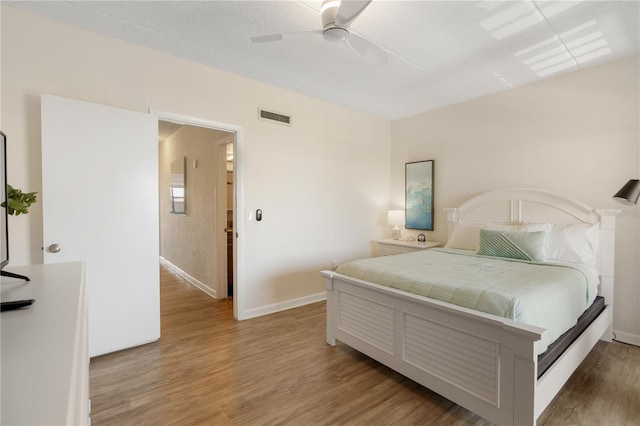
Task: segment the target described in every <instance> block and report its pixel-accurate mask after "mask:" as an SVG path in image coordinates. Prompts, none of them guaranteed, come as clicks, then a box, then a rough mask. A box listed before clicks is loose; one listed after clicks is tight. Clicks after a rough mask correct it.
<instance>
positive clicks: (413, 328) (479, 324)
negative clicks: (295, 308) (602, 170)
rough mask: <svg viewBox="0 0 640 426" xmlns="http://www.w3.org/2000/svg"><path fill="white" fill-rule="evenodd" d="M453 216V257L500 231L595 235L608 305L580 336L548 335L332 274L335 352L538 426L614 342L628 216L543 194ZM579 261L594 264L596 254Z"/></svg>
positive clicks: (508, 196)
mask: <svg viewBox="0 0 640 426" xmlns="http://www.w3.org/2000/svg"><path fill="white" fill-rule="evenodd" d="M445 211H446V213H447V218H448V224H449V242H448V246H449V247H448V249H451V250H449V251H455V250H459V249H462V250H464V249H469V247H465V244H466V245H469V244H471V245H472V246H473V245H474V244H476V242H475V241H471V242H469V241H470V240H473V238H474V237H473V236H471V237H470V235H475V234H473V232H471V233H469V231H470V230H474V229H475V230H478V231H479V229H480V228H488V229H492V230H494V231H500V232H511V231H513V230H514V229H516V227H525V228H526V231H532V229H535V227H536V226H544V227H552V228H553V229H574V228H585V229H589V230H595V234H594V235H592V237H591V238H592V239H593V238H595V239H596V240H597V241H595V243H594V246H593V247H591V249H594V250H591V251H590V253H591V254H593V255H594V256H595V258H594V259H593V262H594V264H593V265H591V266H593V267H594V268H595V271H596V274H597V277H596V287H595V288H597V294H598V296H599V297H597V298H596V299H595V300H596V303H595V305H592V304H591V299H593V298H589V300H588V301H587V302H585V304H586V305H588V306H593V307H592V308H590V309H587V312H586V313H585V314H583V315H582V316H581V318H580V321H579V324H581V325H582V326H583V327H582V328H583V330H582V331H580V332H574V334H573V335H572V330H568V331H567V332H566V333H563V332H562V331H558V330H555V331H554V330H551V329H549V330H547V329H545V328H543V327H540V326H535V325H531V324H526V323H523V322H519V321H517V320H515V319H511V318H505V317H503V316H498V315H496V314H495V313H489V312H483V311H479V310H476V309H473V308H474V307H476V306H473V305H469V306H459V305H455V304H452V303H449V301H446V300H447V299H446V298H445V300H438V299H434V298H432V297H427V296H424V295H420V294H414V293H411V292H409V291H406V290H407V288H404V287H402V286H401V285H400V286H397V287H398V288H394V287H389V286H387V285H382V284H377V283H375V282H373V281H371V280H369V279H367V278H369V276H367V275H366V274H365V275H362V277H364V279H363V278H362V277H361V278H356V277H352V276H348V275H346V274H343V273H339V272H337V271H323V272H322V276H323V277H324V281H325V288H326V291H327V343H328V344H330V345H335V344H336V341H337V340H339V341H341V342H342V343H344V344H347V345H349V346H351V347H353V348H354V349H356V350H358V351H360V352H362V353H364V354H366V355H368V356H370V357H371V358H374V359H376V360H377V361H379V362H381V363H382V364H384V365H386V366H388V367H390V368H392V369H394V370H395V371H398V372H399V373H401V374H403V375H405V376H407V377H409V378H410V379H412V380H414V381H416V382H418V383H420V384H422V385H423V386H425V387H427V388H429V389H431V390H433V391H434V392H437V393H439V394H441V395H442V396H444V397H446V398H448V399H450V400H451V401H453V402H455V403H457V404H459V405H461V406H463V407H465V408H467V409H468V410H470V411H472V412H474V413H476V414H478V415H480V416H482V417H484V418H486V419H487V420H489V421H491V422H494V423H497V424H517V425H521V424H531V425H532V424H535V422H536V419H537V418H538V416H539V415H540V414H541V413H542V412H543V410H544V409H545V408H546V407H547V405H548V404H549V403H550V402H551V400H552V399H553V398H554V396H555V395H556V394H557V393H558V391H559V390H560V389H561V387H562V386H563V385H564V383H565V382H566V380H567V379H568V378H569V376H570V375H571V374H572V373H573V371H574V370H575V369H576V368H577V367H578V366H579V365H580V363H581V362H582V360H583V359H584V358H585V357H586V356H587V354H588V353H589V351H590V350H591V349H592V348H593V346H594V345H595V344H596V343H597V341H598V340H605V341H610V340H611V318H612V309H613V285H614V277H613V270H614V242H615V241H614V238H615V216H616V215H617V214H618V212H619V211H618V210H613V209H611V210H594V209H592V208H590V207H588V206H586V205H585V204H583V203H581V202H578V201H576V200H573V199H570V198H566V197H563V196H559V195H557V194H554V193H551V192H547V191H541V190H536V189H503V190H497V191H491V192H487V193H484V194H481V195H478V196H476V197H474V198H472V199H470V200H468V201H467V202H465V203H463V204H462V205H461V206H459V207H457V208H452V209H445ZM482 232H485V233H486V231H482ZM500 232H498V233H500ZM532 232H535V231H532ZM590 232H591V231H590ZM509 235H511V234H509ZM548 235H551V234H548ZM484 237H486V235H483V241H484ZM456 246H460V247H456ZM429 251H431V250H425V251H424V252H429ZM446 251H447V250H442V252H446ZM585 251H586V252H589V250H585ZM434 254H436V253H435V252H434ZM411 255H414V254H413V253H411ZM399 256H407V255H399ZM579 256H586V257H588V253H587V254H583V253H579ZM470 257H477V256H473V255H470ZM490 258H491V259H494V257H493V256H490ZM581 259H582V257H581ZM498 260H499V259H498ZM437 261H438V260H436V262H437ZM514 263H518V262H514ZM525 263H527V262H525ZM528 263H531V264H536V263H537V262H536V261H535V259H534V261H533V262H528ZM531 267H533V265H531ZM341 270H342V269H341ZM392 281H393V280H392ZM400 281H402V280H400ZM594 293H595V289H594ZM425 294H428V293H425ZM593 296H594V297H595V294H593ZM554 299H555V298H554ZM596 305H599V306H600V308H599V309H597V307H596ZM561 333H563V334H562V336H563V339H560V341H559V342H558V343H554V342H551V341H545V340H548V335H550V334H561ZM567 336H568V337H567ZM553 340H554V341H555V337H554V339H553ZM547 346H548V348H547ZM542 351H544V352H542ZM541 352H542V353H541ZM548 354H551V355H553V356H547V355H548Z"/></svg>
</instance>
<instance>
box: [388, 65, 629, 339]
mask: <svg viewBox="0 0 640 426" xmlns="http://www.w3.org/2000/svg"><path fill="white" fill-rule="evenodd" d="M639 76H640V72H639V65H638V57H637V56H636V57H632V58H628V59H625V60H621V61H617V62H614V63H610V64H606V65H602V66H598V67H594V68H589V69H587V70H583V71H579V72H576V73H572V74H568V75H565V76H561V77H556V78H551V79H548V80H545V81H542V82H539V83H536V84H532V85H529V86H525V87H521V88H516V89H512V90H509V91H507V92H503V93H499V94H495V95H491V96H486V97H483V98H480V99H476V100H474V101H470V102H465V103H462V104H458V105H453V106H451V107H448V108H443V109H440V110H436V111H431V112H428V113H424V114H419V115H416V116H413V117H409V118H406V119H403V120H398V121H395V122H393V124H392V155H391V207H403V206H404V163H406V162H409V161H419V160H430V159H434V160H435V178H434V180H435V182H434V183H435V188H434V195H435V212H436V218H435V230H434V231H433V232H430V233H428V238H432V239H435V240H440V241H445V240H446V237H447V226H446V217H445V215H444V213H443V212H442V208H444V207H455V206H457V205H459V204H460V203H461V202H463V201H465V200H467V199H468V198H469V197H471V196H474V195H477V194H478V193H481V192H484V191H488V190H492V189H497V188H504V187H536V188H543V189H547V190H551V191H555V192H558V193H560V194H564V195H567V196H570V197H573V198H576V199H578V200H581V201H583V202H585V203H587V204H589V205H591V206H593V207H595V208H621V209H622V210H623V214H622V216H620V217H619V218H618V220H617V224H618V232H617V240H616V252H617V258H616V271H615V273H616V293H615V304H616V306H615V311H614V327H615V329H616V331H617V332H618V334H619V336H618V337H621V336H626V337H625V338H626V339H627V340H630V341H634V342H636V344H640V310H639V309H638V305H639V302H640V278H639V277H640V273H639V269H638V265H639V263H640V262H639V260H640V255H639V248H638V240H639V235H640V234H639V223H638V208H637V207H634V208H629V207H625V206H622V205H621V204H617V203H615V202H614V201H612V200H611V196H612V195H613V194H614V193H615V192H616V191H617V190H618V189H619V188H620V187H621V186H622V185H623V184H624V183H626V182H627V180H628V179H632V178H638V177H639V176H640V162H639V144H640V130H639V127H640V124H639V120H640V111H639V102H640V97H639V91H640V88H639V84H638V81H639Z"/></svg>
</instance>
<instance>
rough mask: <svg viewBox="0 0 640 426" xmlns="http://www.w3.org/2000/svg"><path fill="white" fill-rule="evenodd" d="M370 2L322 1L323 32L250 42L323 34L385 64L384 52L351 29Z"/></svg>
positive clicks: (284, 34)
mask: <svg viewBox="0 0 640 426" xmlns="http://www.w3.org/2000/svg"><path fill="white" fill-rule="evenodd" d="M369 3H371V0H342V1H340V0H323V2H322V6H321V7H320V14H321V16H322V29H321V30H311V31H294V32H288V33H278V34H269V35H264V36H258V37H251V42H252V43H269V42H273V41H281V40H284V39H291V38H297V37H305V36H318V35H322V36H323V37H324V39H325V40H327V41H330V42H332V43H345V44H346V45H347V46H349V47H350V48H351V49H353V50H354V51H355V52H356V53H357V54H358V55H360V56H361V57H362V58H363V59H365V60H366V61H367V62H370V63H372V64H375V65H381V64H385V63H387V62H388V60H389V58H388V56H387V54H386V53H385V51H384V50H382V49H381V48H379V47H378V46H376V45H375V44H373V43H371V42H370V41H369V40H367V39H365V38H363V37H360V36H359V35H357V34H355V33H353V32H351V31H350V30H349V24H351V23H352V22H353V21H354V20H355V19H356V18H357V17H358V16H359V15H360V14H361V13H362V11H363V10H365V9H366V8H367V6H368V5H369Z"/></svg>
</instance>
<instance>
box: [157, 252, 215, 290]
mask: <svg viewBox="0 0 640 426" xmlns="http://www.w3.org/2000/svg"><path fill="white" fill-rule="evenodd" d="M159 258H160V263H162V264H163V265H164V266H166V267H167V268H169V269H171V270H172V271H173V272H175V273H176V274H178V275H180V276H181V277H182V278H184V279H185V280H186V281H188V282H189V284H191V285H193V286H194V287H196V288H198V289H199V290H202V291H203V292H205V293H207V294H208V295H209V296H211V297H213V298H216V291H215V290H213V289H211V288H210V287H208V286H207V285H206V284H204V283H203V282H202V281H199V280H197V279H195V278H193V277H192V276H191V275H189V274H187V273H186V272H185V271H183V270H182V269H180V268H178V267H177V266H176V265H174V264H173V263H171V262H169V261H168V260H167V259H165V258H164V257H162V256H159Z"/></svg>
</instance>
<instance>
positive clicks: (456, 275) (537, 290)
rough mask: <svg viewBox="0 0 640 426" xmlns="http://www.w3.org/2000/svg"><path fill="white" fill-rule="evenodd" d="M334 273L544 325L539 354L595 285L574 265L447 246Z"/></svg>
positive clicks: (573, 317)
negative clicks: (489, 255)
mask: <svg viewBox="0 0 640 426" xmlns="http://www.w3.org/2000/svg"><path fill="white" fill-rule="evenodd" d="M336 272H338V273H340V274H344V275H348V276H350V277H353V278H359V279H362V280H366V281H371V282H374V283H377V284H381V285H385V286H389V287H393V288H396V289H399V290H404V291H407V292H410V293H414V294H419V295H422V296H426V297H430V298H433V299H438V300H441V301H444V302H449V303H452V304H455V305H458V306H464V307H467V308H471V309H475V310H478V311H482V312H487V313H490V314H494V315H498V316H501V317H505V318H509V319H513V320H516V321H520V322H523V323H526V324H531V325H534V326H537V327H542V328H544V329H545V330H546V332H545V333H544V335H543V337H542V340H541V341H540V342H538V346H537V348H536V349H537V352H538V354H540V353H543V352H544V351H545V350H546V348H547V346H548V345H549V344H551V343H552V342H553V341H554V340H556V339H557V338H558V337H560V336H561V335H562V334H563V333H564V332H565V331H567V330H569V329H570V328H571V327H573V326H574V325H575V324H576V322H577V319H578V317H579V316H580V315H581V314H582V313H583V312H584V311H585V309H587V308H588V307H589V305H590V304H591V303H592V302H593V300H594V299H595V297H596V295H597V286H598V277H597V276H596V274H594V273H593V271H591V270H589V269H587V268H581V267H579V266H576V265H571V266H570V265H567V264H550V263H534V262H527V261H519V260H513V259H502V258H494V257H486V256H478V255H475V254H470V253H468V252H464V251H460V250H450V249H431V250H422V251H419V252H413V253H406V254H401V255H395V256H383V257H376V258H370V259H361V260H356V261H353V262H349V263H345V264H343V265H341V266H340V267H339V268H338V269H337V270H336Z"/></svg>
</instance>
